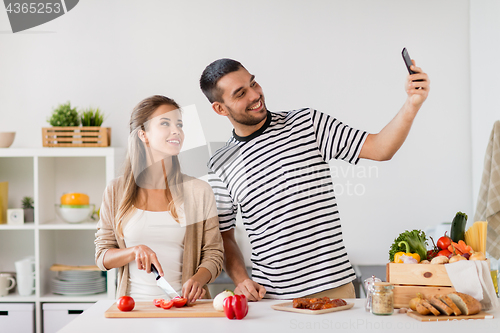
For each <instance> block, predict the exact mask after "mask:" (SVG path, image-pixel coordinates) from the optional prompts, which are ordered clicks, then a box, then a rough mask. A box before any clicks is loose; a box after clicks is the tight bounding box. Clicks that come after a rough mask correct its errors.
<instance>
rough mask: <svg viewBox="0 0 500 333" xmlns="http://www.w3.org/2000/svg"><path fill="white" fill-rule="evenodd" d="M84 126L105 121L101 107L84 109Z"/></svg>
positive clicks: (81, 116)
mask: <svg viewBox="0 0 500 333" xmlns="http://www.w3.org/2000/svg"><path fill="white" fill-rule="evenodd" d="M80 120H81V123H82V126H101V125H102V122H103V121H104V114H103V113H102V111H101V110H100V109H99V108H95V109H94V108H91V107H89V108H88V109H84V110H83V111H81V112H80Z"/></svg>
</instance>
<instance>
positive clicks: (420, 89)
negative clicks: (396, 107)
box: [402, 48, 430, 108]
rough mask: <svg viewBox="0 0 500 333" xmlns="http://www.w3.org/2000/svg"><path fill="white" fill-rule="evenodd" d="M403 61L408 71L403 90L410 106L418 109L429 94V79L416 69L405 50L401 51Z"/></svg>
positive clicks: (418, 68)
mask: <svg viewBox="0 0 500 333" xmlns="http://www.w3.org/2000/svg"><path fill="white" fill-rule="evenodd" d="M402 55H403V60H404V62H405V64H406V68H407V69H408V73H409V74H410V75H408V77H407V80H406V83H405V88H406V92H407V94H408V97H409V102H410V104H411V105H412V106H414V107H418V108H420V106H421V105H422V103H423V102H424V101H425V100H426V99H427V96H428V94H429V88H430V86H429V84H430V81H429V77H428V76H427V74H426V73H424V72H423V71H422V69H421V68H420V67H417V66H416V64H415V61H414V60H411V58H410V55H409V54H408V51H407V50H406V48H404V49H403V51H402Z"/></svg>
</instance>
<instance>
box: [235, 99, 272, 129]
mask: <svg viewBox="0 0 500 333" xmlns="http://www.w3.org/2000/svg"><path fill="white" fill-rule="evenodd" d="M226 108H227V110H228V112H229V115H230V116H231V118H232V119H233V120H234V121H236V122H237V123H238V124H242V125H246V126H255V125H257V124H259V123H260V122H261V121H262V120H264V119H265V118H266V117H267V108H266V104H265V103H264V101H262V110H263V111H265V112H264V113H263V114H262V117H259V118H255V117H252V116H250V115H249V114H248V113H244V114H238V115H237V114H235V113H234V112H233V110H232V109H231V108H230V107H229V106H227V105H226ZM245 111H246V110H245Z"/></svg>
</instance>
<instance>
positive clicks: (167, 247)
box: [95, 96, 223, 302]
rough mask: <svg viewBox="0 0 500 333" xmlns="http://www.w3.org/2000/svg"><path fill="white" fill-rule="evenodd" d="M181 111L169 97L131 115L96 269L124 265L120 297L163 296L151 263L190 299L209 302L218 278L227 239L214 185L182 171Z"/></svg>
mask: <svg viewBox="0 0 500 333" xmlns="http://www.w3.org/2000/svg"><path fill="white" fill-rule="evenodd" d="M183 141H184V132H183V130H182V114H181V112H180V107H179V105H177V103H176V102H175V101H174V100H172V99H170V98H167V97H164V96H152V97H149V98H146V99H145V100H143V101H142V102H140V103H139V104H138V105H137V106H136V107H135V108H134V110H133V112H132V115H131V118H130V137H129V150H128V157H127V161H126V164H125V172H124V174H123V175H122V176H121V177H119V178H117V179H115V180H113V181H112V182H111V183H110V184H109V185H108V186H107V187H106V190H105V192H104V195H103V202H102V205H101V209H100V220H99V222H98V224H97V233H96V240H95V244H96V264H97V266H98V267H99V268H100V269H102V270H109V269H111V268H119V272H118V286H117V296H118V297H120V296H123V295H130V296H132V297H133V298H139V299H154V298H165V294H164V293H163V291H162V290H161V289H160V288H159V287H158V286H157V285H156V280H155V276H154V274H150V273H151V264H154V265H155V267H156V268H157V269H158V272H159V273H160V275H161V276H163V277H165V278H166V280H167V281H168V282H169V283H170V284H171V285H172V287H173V288H174V289H175V290H176V291H177V292H178V293H179V294H182V295H183V297H186V298H187V299H188V302H194V301H196V299H199V298H210V295H209V293H208V288H207V286H206V285H207V283H210V282H212V281H214V280H215V278H216V277H217V276H218V275H219V274H220V272H221V269H222V261H223V246H222V237H221V235H220V231H219V220H218V215H217V208H216V205H215V197H214V194H213V192H212V189H211V187H210V185H209V184H208V183H206V182H204V181H201V180H198V179H196V178H193V177H189V176H187V175H184V174H182V173H181V172H180V165H179V159H178V157H177V155H178V154H179V152H180V149H181V147H182V143H183Z"/></svg>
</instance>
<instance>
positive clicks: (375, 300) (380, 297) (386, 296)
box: [372, 282, 394, 315]
mask: <svg viewBox="0 0 500 333" xmlns="http://www.w3.org/2000/svg"><path fill="white" fill-rule="evenodd" d="M373 287H374V290H373V294H372V313H373V314H376V315H391V314H392V313H393V312H394V293H393V292H392V289H393V288H394V287H393V286H392V284H390V283H389V282H375V283H374V285H373Z"/></svg>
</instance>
